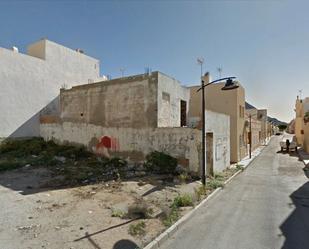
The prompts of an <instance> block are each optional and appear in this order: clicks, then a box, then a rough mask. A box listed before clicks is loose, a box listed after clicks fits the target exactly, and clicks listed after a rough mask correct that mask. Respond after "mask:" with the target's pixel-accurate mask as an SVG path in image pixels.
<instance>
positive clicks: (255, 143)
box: [246, 109, 265, 151]
mask: <svg viewBox="0 0 309 249" xmlns="http://www.w3.org/2000/svg"><path fill="white" fill-rule="evenodd" d="M258 114H259V110H257V109H246V124H247V127H246V130H247V135H246V136H247V138H246V144H248V146H249V142H250V140H249V137H248V136H249V135H250V134H249V132H250V115H251V132H252V144H251V146H252V147H251V150H252V151H253V150H255V149H257V148H258V147H259V146H260V145H261V144H262V143H263V141H265V139H264V137H263V135H262V123H263V122H264V121H262V120H261V119H259V115H258Z"/></svg>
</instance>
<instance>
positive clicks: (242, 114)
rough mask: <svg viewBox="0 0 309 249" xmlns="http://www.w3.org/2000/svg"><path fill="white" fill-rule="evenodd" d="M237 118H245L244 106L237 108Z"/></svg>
mask: <svg viewBox="0 0 309 249" xmlns="http://www.w3.org/2000/svg"><path fill="white" fill-rule="evenodd" d="M239 117H240V118H244V117H245V107H244V106H241V105H240V106H239Z"/></svg>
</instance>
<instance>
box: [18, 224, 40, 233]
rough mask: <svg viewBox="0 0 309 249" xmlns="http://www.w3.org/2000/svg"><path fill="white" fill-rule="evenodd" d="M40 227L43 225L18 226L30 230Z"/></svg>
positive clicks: (20, 228)
mask: <svg viewBox="0 0 309 249" xmlns="http://www.w3.org/2000/svg"><path fill="white" fill-rule="evenodd" d="M39 227H41V225H35V224H32V225H30V226H19V227H17V228H16V230H19V231H28V230H32V229H35V228H39Z"/></svg>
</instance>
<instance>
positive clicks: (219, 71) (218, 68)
mask: <svg viewBox="0 0 309 249" xmlns="http://www.w3.org/2000/svg"><path fill="white" fill-rule="evenodd" d="M217 71H218V73H219V78H221V77H222V71H223V70H222V66H220V67H217Z"/></svg>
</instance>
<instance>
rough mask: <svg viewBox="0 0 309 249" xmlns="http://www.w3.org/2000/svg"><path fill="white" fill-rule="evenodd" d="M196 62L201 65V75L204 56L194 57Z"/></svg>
mask: <svg viewBox="0 0 309 249" xmlns="http://www.w3.org/2000/svg"><path fill="white" fill-rule="evenodd" d="M196 61H197V64H199V65H200V66H201V77H202V76H203V64H204V58H203V57H198V58H197V59H196Z"/></svg>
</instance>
